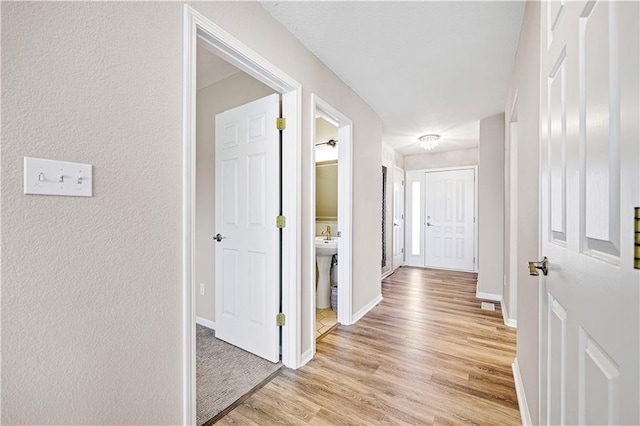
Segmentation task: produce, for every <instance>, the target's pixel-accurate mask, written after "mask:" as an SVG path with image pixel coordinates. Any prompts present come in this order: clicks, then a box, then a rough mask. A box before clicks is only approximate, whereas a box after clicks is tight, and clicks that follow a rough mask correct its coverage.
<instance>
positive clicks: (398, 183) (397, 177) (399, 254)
mask: <svg viewBox="0 0 640 426" xmlns="http://www.w3.org/2000/svg"><path fill="white" fill-rule="evenodd" d="M402 265H404V170H402V169H400V168H398V167H396V168H394V170H393V269H394V270H395V269H397V268H398V267H400V266H402Z"/></svg>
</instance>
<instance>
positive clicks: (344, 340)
mask: <svg viewBox="0 0 640 426" xmlns="http://www.w3.org/2000/svg"><path fill="white" fill-rule="evenodd" d="M475 289H476V274H470V273H462V272H450V271H438V270H433V269H431V270H430V269H420V268H410V267H404V268H400V269H398V270H397V271H396V272H395V273H394V274H393V275H391V276H389V277H388V278H386V279H385V280H383V284H382V292H383V297H384V300H383V301H382V302H381V303H380V304H379V305H378V306H377V307H376V308H374V309H373V310H372V311H371V312H370V313H369V314H368V315H366V316H365V317H364V318H362V319H361V320H360V321H359V322H358V323H357V324H356V325H353V326H350V327H344V326H339V327H338V328H337V329H336V330H335V331H334V332H333V333H331V334H329V335H328V336H326V337H325V338H324V339H322V340H321V341H320V342H318V346H317V354H316V357H315V359H314V360H312V361H311V362H309V363H308V364H307V365H305V366H304V367H302V368H300V369H299V370H297V371H294V370H288V369H285V370H283V372H282V374H281V375H279V376H278V377H276V378H275V379H274V380H273V381H272V382H270V383H269V384H267V385H266V386H265V387H264V388H262V389H261V390H259V391H258V392H257V393H255V394H254V395H252V396H251V397H250V398H248V399H247V400H246V401H245V402H244V403H242V404H241V405H240V406H238V407H237V408H236V409H235V410H233V411H232V412H231V413H229V414H228V415H227V416H226V417H224V418H223V419H221V421H220V423H221V424H256V425H265V424H276V423H278V424H312V425H328V424H347V423H348V424H414V425H427V424H436V425H442V424H463V423H474V424H492V425H503V424H504V425H506V424H508V425H515V424H520V414H519V411H518V404H517V399H516V392H515V388H514V383H513V376H512V372H511V363H512V362H513V359H514V357H515V341H516V333H515V330H513V329H510V328H508V327H506V326H505V325H504V324H503V320H502V316H501V312H500V306H499V305H496V311H494V312H491V311H485V310H481V309H480V300H479V299H477V298H476V297H475Z"/></svg>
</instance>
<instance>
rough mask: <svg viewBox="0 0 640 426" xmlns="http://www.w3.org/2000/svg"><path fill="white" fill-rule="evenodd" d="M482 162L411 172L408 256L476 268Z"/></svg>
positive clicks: (420, 262)
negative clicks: (478, 181)
mask: <svg viewBox="0 0 640 426" xmlns="http://www.w3.org/2000/svg"><path fill="white" fill-rule="evenodd" d="M476 173H477V166H472V167H462V168H446V169H435V170H411V171H408V172H407V173H406V186H407V190H406V197H407V202H406V205H407V210H406V214H407V215H406V217H407V220H406V226H407V232H406V240H407V248H408V250H407V253H406V257H405V262H406V264H407V265H410V266H419V267H427V268H437V269H447V270H456V271H469V272H475V271H476V252H477V223H476V217H477V213H476V212H477V196H476V194H477V182H476V178H475V176H476Z"/></svg>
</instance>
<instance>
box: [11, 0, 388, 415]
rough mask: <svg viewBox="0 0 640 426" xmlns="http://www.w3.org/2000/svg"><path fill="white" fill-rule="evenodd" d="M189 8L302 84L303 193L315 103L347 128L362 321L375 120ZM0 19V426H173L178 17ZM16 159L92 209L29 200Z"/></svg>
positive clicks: (327, 83)
mask: <svg viewBox="0 0 640 426" xmlns="http://www.w3.org/2000/svg"><path fill="white" fill-rule="evenodd" d="M193 6H194V7H195V8H196V9H197V10H198V11H200V12H201V13H203V14H204V15H205V16H208V17H209V18H210V19H212V20H213V21H214V22H216V23H217V24H219V25H220V26H221V27H222V28H223V29H225V30H226V31H228V32H229V33H231V34H232V35H234V36H235V37H237V38H238V39H240V40H241V41H242V42H243V43H245V44H247V45H249V46H250V47H251V48H252V49H254V50H256V51H257V52H258V53H259V54H261V55H262V56H264V57H265V58H266V59H267V60H269V61H271V62H272V63H274V64H275V65H276V66H278V67H280V68H281V69H282V70H283V71H284V72H286V73H288V74H289V75H290V76H291V77H293V78H295V79H296V80H298V81H299V82H300V83H302V85H303V88H304V90H303V95H302V108H303V110H302V112H303V123H302V124H303V126H302V135H303V137H302V140H301V144H302V155H303V159H302V164H303V170H302V187H303V188H309V185H310V173H311V170H309V166H308V165H309V163H310V158H311V157H310V154H311V152H312V151H311V149H312V148H313V141H311V140H309V139H310V138H309V135H310V125H311V123H312V121H311V120H313V118H314V117H313V114H312V112H311V111H310V108H309V106H310V105H311V99H310V95H311V93H312V92H314V93H317V94H318V95H319V96H320V97H322V99H324V100H326V101H327V102H329V103H330V104H331V105H333V106H335V107H336V108H337V109H339V110H340V111H342V112H343V113H344V114H345V115H347V116H348V117H349V118H351V119H352V120H353V122H354V148H353V149H354V152H353V155H354V158H355V159H356V161H355V162H354V169H353V173H354V177H353V190H354V200H353V209H354V218H357V220H354V229H353V238H354V242H355V246H354V253H353V256H354V257H353V311H354V312H357V311H358V310H360V309H361V308H362V307H363V306H365V305H366V304H368V303H369V302H371V301H372V300H374V299H375V298H376V297H378V296H379V295H380V275H379V269H378V265H379V258H380V257H379V253H380V250H381V242H380V234H379V233H376V232H372V230H375V229H379V228H380V217H379V216H378V215H372V214H370V212H372V211H378V209H379V206H380V190H379V189H380V182H381V181H380V158H381V148H380V141H381V134H382V125H381V121H380V118H379V117H378V116H377V115H376V114H375V113H374V112H373V110H371V108H369V107H368V106H367V105H366V104H365V103H364V102H363V101H362V100H361V99H360V98H359V97H358V96H357V95H356V94H355V93H354V92H353V91H351V90H350V89H349V88H348V87H347V86H346V85H345V84H344V83H343V82H341V81H340V80H339V79H338V78H337V77H336V76H335V75H334V74H333V73H332V72H331V71H330V70H329V69H328V68H326V67H325V66H324V65H323V64H322V63H321V62H320V61H319V60H318V59H317V58H316V57H315V56H314V55H312V54H311V53H310V52H309V51H308V50H306V49H305V48H304V47H303V46H302V45H301V44H300V43H299V41H298V40H297V39H295V37H293V36H292V35H291V34H290V33H288V32H287V31H286V30H285V29H284V27H282V26H281V25H280V24H279V23H277V22H276V21H275V20H274V19H273V18H272V17H271V16H270V15H269V14H268V13H267V12H266V11H265V10H264V9H263V8H262V7H261V6H260V5H259V4H258V3H255V2H251V3H246V2H193ZM0 7H1V8H2V17H1V19H2V22H1V27H2V59H3V61H2V75H1V78H2V127H1V136H2V158H1V174H0V182H1V184H0V185H1V190H2V194H1V197H2V198H1V201H2V202H1V216H2V228H1V231H0V232H1V235H0V236H1V239H2V253H1V256H2V259H1V261H2V283H1V291H2V396H3V398H2V407H1V408H2V418H1V419H0V421H1V422H2V423H3V424H16V423H23V424H24V423H26V424H44V423H55V424H71V423H74V424H78V423H82V424H85V423H93V424H115V423H127V424H140V423H144V424H178V423H180V422H181V413H182V343H183V339H182V284H181V282H182V277H181V272H182V231H181V223H182V210H181V209H182V205H181V203H182V30H183V3H180V2H175V3H173V2H141V3H135V2H119V3H109V2H88V3H74V2H15V3H11V2H2V4H1V5H0ZM24 156H35V157H44V158H53V159H60V160H69V161H78V162H84V163H90V164H93V165H94V182H93V188H94V197H92V198H88V199H80V198H71V197H47V196H25V195H23V194H22V158H23V157H24ZM302 202H303V209H302V214H303V215H304V217H309V216H308V215H310V214H313V212H312V211H310V205H311V201H310V199H309V196H308V193H305V192H303V200H302ZM304 223H305V225H304V226H305V228H306V227H308V226H309V224H308V223H307V222H304ZM302 232H303V235H308V236H310V235H312V233H313V232H312V230H310V229H303V230H302ZM308 245H310V242H307V241H303V245H302V247H303V248H304V247H307V246H308ZM305 250H306V249H305ZM302 258H303V259H305V262H307V260H306V259H308V258H309V255H308V254H305V253H303V255H302ZM303 270H305V271H306V270H311V268H310V265H306V264H305V265H303ZM310 278H311V277H303V282H309V281H310ZM305 291H307V292H308V291H309V289H306V290H305ZM301 299H302V300H304V301H307V300H309V299H310V297H309V295H308V293H307V294H305V292H304V291H303V294H302V295H301ZM302 309H303V311H302V318H309V317H310V314H309V313H310V311H309V310H310V309H311V307H310V306H303V307H302ZM304 326H311V325H310V324H303V327H304ZM313 338H314V336H313V335H303V339H304V342H303V345H302V346H303V347H302V351H305V350H306V349H308V348H309V347H310V346H311V342H312V339H313Z"/></svg>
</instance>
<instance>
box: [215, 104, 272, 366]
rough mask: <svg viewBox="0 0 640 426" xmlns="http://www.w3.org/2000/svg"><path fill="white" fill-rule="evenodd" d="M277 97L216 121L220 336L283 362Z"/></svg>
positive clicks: (217, 265) (216, 271) (224, 114)
mask: <svg viewBox="0 0 640 426" xmlns="http://www.w3.org/2000/svg"><path fill="white" fill-rule="evenodd" d="M279 111H280V97H279V95H277V94H273V95H270V96H267V97H265V98H263V99H259V100H257V101H254V102H250V103H248V104H246V105H243V106H240V107H237V108H234V109H230V110H228V111H225V112H223V113H221V114H218V115H216V142H215V143H216V148H215V153H216V196H215V200H216V201H215V202H216V218H215V222H216V231H217V232H218V233H219V234H220V238H223V239H221V240H220V241H218V242H216V250H215V280H216V284H215V288H216V294H215V300H216V337H218V338H219V339H222V340H224V341H226V342H229V343H231V344H232V345H235V346H238V347H240V348H242V349H244V350H246V351H249V352H251V353H254V354H256V355H258V356H260V357H262V358H265V359H268V360H269V361H272V362H277V361H278V359H279V337H278V335H279V333H278V328H277V326H276V315H277V313H278V306H279V297H280V289H279V276H278V274H279V272H278V264H279V257H280V243H279V234H278V228H277V227H276V217H277V216H278V214H279V196H280V194H279V169H280V155H279V143H280V134H279V131H278V130H277V129H276V124H275V123H276V118H277V117H278V116H279Z"/></svg>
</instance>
